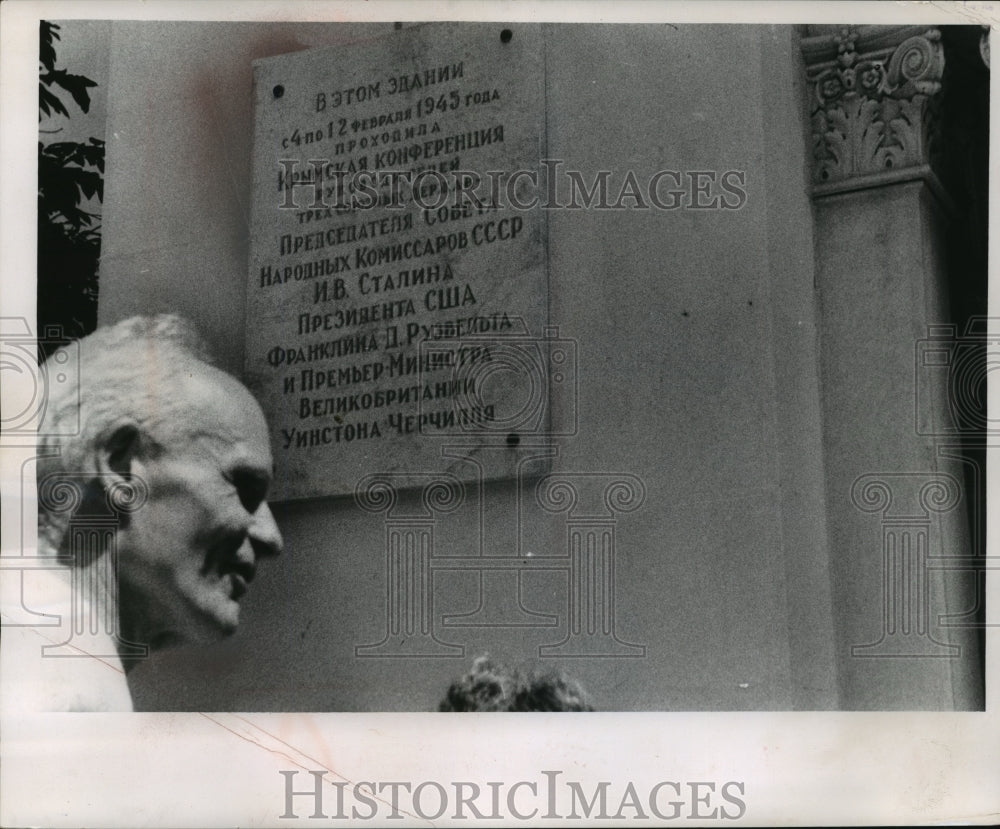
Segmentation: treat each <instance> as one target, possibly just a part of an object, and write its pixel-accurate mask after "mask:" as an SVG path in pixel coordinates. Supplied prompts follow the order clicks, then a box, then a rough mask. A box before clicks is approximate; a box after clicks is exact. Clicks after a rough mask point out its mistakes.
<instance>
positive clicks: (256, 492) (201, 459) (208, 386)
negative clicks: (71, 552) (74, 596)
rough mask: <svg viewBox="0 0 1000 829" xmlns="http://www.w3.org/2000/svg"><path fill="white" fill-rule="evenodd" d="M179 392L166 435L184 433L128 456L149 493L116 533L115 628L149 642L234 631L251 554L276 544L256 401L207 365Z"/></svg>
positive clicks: (266, 448) (270, 551)
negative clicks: (118, 616)
mask: <svg viewBox="0 0 1000 829" xmlns="http://www.w3.org/2000/svg"><path fill="white" fill-rule="evenodd" d="M183 394H184V395H185V399H184V400H183V401H181V402H180V403H179V405H180V407H181V410H182V413H181V414H180V415H179V416H180V418H182V421H183V422H182V423H180V424H179V425H177V426H175V427H174V430H173V433H174V434H180V435H186V437H176V436H175V437H171V438H164V439H162V440H160V441H159V443H160V444H161V445H162V450H161V451H152V452H147V451H143V452H140V453H139V454H138V455H137V457H136V459H135V460H134V462H133V466H132V470H133V474H135V475H136V476H138V477H140V478H141V479H142V480H143V481H144V482H145V484H146V486H147V487H148V490H149V492H148V500H147V502H146V503H145V504H144V505H143V506H142V507H140V508H139V509H138V510H137V511H136V512H135V513H134V515H133V516H131V519H130V523H129V526H128V527H127V528H126V529H125V530H124V531H123V532H122V534H121V537H120V542H121V544H120V558H119V561H120V577H119V585H120V595H121V611H122V627H123V632H124V633H125V635H126V637H127V638H131V637H138V638H137V639H136V640H135V641H138V642H140V643H149V644H151V645H152V646H154V647H157V646H159V645H166V644H175V643H179V642H205V641H211V640H213V639H217V638H219V637H220V636H225V635H228V634H231V633H232V632H233V631H235V630H236V627H237V624H238V622H239V612H240V607H239V600H240V598H241V597H242V596H243V594H244V593H246V591H247V586H248V585H249V583H250V582H251V581H252V580H253V577H254V572H255V570H256V566H257V561H258V559H259V558H260V557H262V556H272V555H277V554H278V553H279V552H280V551H281V543H282V542H281V534H280V532H279V530H278V527H277V525H276V524H275V522H274V519H273V517H272V516H271V511H270V509H269V508H268V505H267V501H266V500H265V499H266V495H267V489H268V486H269V484H270V482H271V468H272V461H271V450H270V442H269V437H268V432H267V424H266V422H265V420H264V416H263V414H262V412H261V410H260V407H259V406H258V405H257V402H256V401H255V400H254V399H253V397H252V396H251V395H250V393H249V392H248V391H247V390H246V389H245V388H244V387H243V386H242V385H241V384H240V383H238V382H237V381H236V380H234V379H233V378H232V377H229V376H228V375H226V374H223V373H222V372H219V371H216V370H215V369H210V368H206V369H205V370H203V371H197V372H195V373H194V374H193V376H192V377H191V378H190V379H189V380H188V381H187V382H186V383H185V387H184V391H183Z"/></svg>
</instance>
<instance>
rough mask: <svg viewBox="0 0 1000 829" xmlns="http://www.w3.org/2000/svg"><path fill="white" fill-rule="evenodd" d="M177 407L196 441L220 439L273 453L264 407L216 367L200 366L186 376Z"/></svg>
mask: <svg viewBox="0 0 1000 829" xmlns="http://www.w3.org/2000/svg"><path fill="white" fill-rule="evenodd" d="M178 393H179V399H178V400H177V401H176V404H177V405H179V406H180V407H181V408H182V409H183V410H184V411H183V415H182V416H183V418H184V420H185V425H186V426H187V427H188V428H187V429H186V431H188V432H189V433H190V434H191V435H192V436H194V437H202V438H206V439H210V438H216V439H221V440H225V441H227V442H232V443H241V444H246V445H248V446H249V447H250V448H257V445H258V444H263V448H264V449H268V451H269V438H268V434H267V424H266V422H265V420H264V415H263V413H262V412H261V410H260V406H259V405H258V404H257V401H256V400H255V399H254V397H253V395H251V394H250V392H249V391H248V390H247V388H246V387H245V386H244V385H243V384H242V383H240V382H239V381H238V380H236V379H235V378H234V377H231V376H230V375H228V374H226V373H225V372H223V371H220V370H219V369H216V368H213V367H212V366H208V365H204V364H197V365H193V366H192V367H191V369H190V371H188V372H186V374H185V376H184V380H183V382H182V383H181V388H180V389H179V390H178Z"/></svg>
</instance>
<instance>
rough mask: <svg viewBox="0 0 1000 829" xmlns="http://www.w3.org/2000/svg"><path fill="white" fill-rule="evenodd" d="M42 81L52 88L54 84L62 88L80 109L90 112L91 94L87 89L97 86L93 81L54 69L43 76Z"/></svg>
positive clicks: (63, 70)
mask: <svg viewBox="0 0 1000 829" xmlns="http://www.w3.org/2000/svg"><path fill="white" fill-rule="evenodd" d="M41 81H42V83H44V84H45V85H46V86H51V85H52V84H57V85H58V86H61V87H62V88H63V89H65V90H66V91H67V92H68V93H69V94H70V95H72V96H73V100H74V101H76V105H77V106H78V107H80V109H82V110H83V111H84V112H89V111H90V94H89V93H88V92H87V89H88V88H89V87H92V86H97V82H96V81H92V80H91V79H90V78H87V77H84V76H83V75H71V74H70V73H69V72H67V71H66V70H65V69H52V70H50V71H49V72H46V73H45V74H44V75H42V76H41Z"/></svg>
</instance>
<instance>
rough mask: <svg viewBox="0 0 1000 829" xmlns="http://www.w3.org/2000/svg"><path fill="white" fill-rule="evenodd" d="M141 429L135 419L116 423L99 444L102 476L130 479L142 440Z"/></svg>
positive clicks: (123, 479) (122, 479)
mask: <svg viewBox="0 0 1000 829" xmlns="http://www.w3.org/2000/svg"><path fill="white" fill-rule="evenodd" d="M141 438H142V434H141V429H140V427H139V425H138V424H137V423H135V421H132V420H122V421H119V422H118V423H115V424H114V425H113V426H112V427H111V428H110V429H108V431H107V432H105V434H104V436H103V438H102V439H101V440H100V441H98V445H97V458H96V461H97V471H98V472H99V473H100V475H101V477H105V478H115V479H118V480H120V481H130V480H131V479H132V474H133V472H134V471H135V470H134V468H133V467H134V465H135V461H136V457H137V455H138V453H139V450H140V447H141V444H142V441H141Z"/></svg>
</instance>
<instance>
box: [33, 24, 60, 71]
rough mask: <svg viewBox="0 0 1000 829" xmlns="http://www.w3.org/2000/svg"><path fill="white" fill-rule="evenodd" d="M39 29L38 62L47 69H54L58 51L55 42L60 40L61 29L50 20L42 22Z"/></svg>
mask: <svg viewBox="0 0 1000 829" xmlns="http://www.w3.org/2000/svg"><path fill="white" fill-rule="evenodd" d="M38 28H39V47H38V60H39V62H40V63H41V64H42V66H44V67H45V68H46V69H52V67H53V66H55V65H56V49H55V46H54V45H53V41H56V40H59V34H58V31H59V27H58V26H57V25H56V24H55V23H50V22H49V21H48V20H42V21H41V22H40V24H39V27H38Z"/></svg>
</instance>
